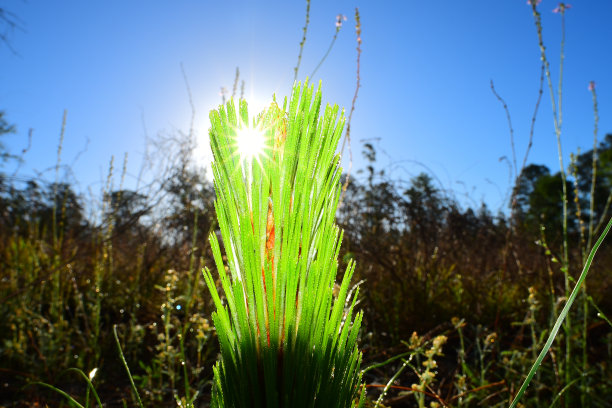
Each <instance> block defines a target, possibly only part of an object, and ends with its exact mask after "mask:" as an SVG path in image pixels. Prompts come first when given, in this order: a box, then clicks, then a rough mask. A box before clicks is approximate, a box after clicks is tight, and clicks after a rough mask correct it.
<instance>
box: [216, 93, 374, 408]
mask: <svg viewBox="0 0 612 408" xmlns="http://www.w3.org/2000/svg"><path fill="white" fill-rule="evenodd" d="M321 98H322V96H321V91H320V87H319V89H318V90H317V91H316V92H315V90H314V87H313V86H312V85H308V84H307V83H305V84H304V85H303V86H302V85H301V84H300V83H298V84H296V85H295V87H294V89H293V93H292V95H291V98H290V100H289V102H288V103H287V101H286V100H285V102H284V104H283V108H282V109H281V108H279V106H278V105H277V104H276V102H273V103H272V104H271V105H270V107H269V108H268V109H267V110H265V111H264V112H263V113H261V114H260V115H258V116H257V118H255V119H253V121H252V123H250V122H249V115H248V109H247V104H246V102H244V101H240V102H239V106H238V110H237V109H236V108H235V105H234V101H233V100H230V101H229V102H228V103H227V104H226V105H225V106H221V107H220V108H219V109H218V110H215V111H212V112H211V114H210V119H211V129H210V143H211V149H212V152H213V156H214V162H213V165H212V168H213V175H214V184H215V190H216V195H217V200H216V202H215V209H216V212H217V218H218V220H219V228H220V232H221V238H222V242H223V247H224V251H225V255H226V257H227V266H226V265H225V259H223V257H222V255H221V249H220V245H219V242H218V238H217V235H216V234H211V235H210V242H211V248H212V250H213V255H214V258H215V264H216V267H217V271H218V273H219V280H220V284H221V288H222V290H223V292H224V297H222V296H220V295H219V292H218V291H217V282H215V280H214V279H213V277H212V274H211V272H210V271H209V270H208V269H205V270H204V278H205V281H206V284H207V286H208V289H209V290H210V292H211V294H212V298H213V301H214V303H215V307H216V311H215V312H214V313H213V321H214V324H215V327H216V329H217V337H218V339H219V344H220V348H221V359H220V360H219V361H218V362H217V364H216V366H215V368H214V382H213V384H214V385H213V391H212V395H213V397H212V406H213V407H228V408H229V407H232V408H234V407H266V408H268V407H270V408H272V407H282V406H291V407H294V408H301V407H304V408H310V407H313V408H318V407H321V408H323V407H324V408H328V407H332V408H333V407H338V408H348V407H351V406H354V404H355V399H356V398H357V397H359V385H360V383H361V373H360V364H361V353H360V352H359V350H358V348H357V339H358V332H359V328H360V326H361V319H362V314H361V313H360V312H359V313H355V314H354V313H353V309H354V306H355V299H356V296H357V295H355V296H353V297H352V302H351V301H350V300H351V296H350V294H349V292H348V287H349V284H350V280H351V277H352V275H353V271H354V263H353V262H351V263H350V264H349V265H348V267H347V269H346V271H345V273H344V275H343V278H342V281H341V285H340V291H339V293H338V294H337V295H334V291H333V289H334V284H335V282H336V275H337V272H338V254H339V250H340V243H341V241H342V233H341V231H340V230H339V228H338V227H337V226H336V224H335V214H336V208H337V205H338V199H339V197H340V175H341V169H340V167H339V161H340V158H339V155H337V154H336V153H335V152H336V149H337V147H338V141H339V139H340V136H341V134H342V128H343V126H344V116H343V114H340V117H338V113H339V109H338V107H337V106H333V107H331V106H326V107H325V109H324V111H323V112H322V114H321ZM287 108H288V110H286V109H287ZM247 129H249V130H250V131H251V133H252V131H253V130H255V131H256V133H257V132H258V133H259V136H260V137H261V138H262V142H263V145H264V147H263V152H262V153H261V154H259V155H255V156H249V155H248V152H246V153H245V152H244V151H243V150H242V149H241V146H238V145H237V140H239V137H238V136H240V132H241V131H243V130H247ZM250 137H257V136H254V135H252V134H251V136H250ZM345 305H350V307H349V308H346V307H345ZM363 395H364V392H363V390H362V392H361V398H360V403H363V401H364V397H363Z"/></svg>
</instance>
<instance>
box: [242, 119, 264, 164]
mask: <svg viewBox="0 0 612 408" xmlns="http://www.w3.org/2000/svg"><path fill="white" fill-rule="evenodd" d="M265 145H266V140H265V137H264V133H263V132H262V131H261V130H259V129H253V128H250V127H245V128H242V129H239V130H238V131H237V132H236V146H237V147H238V154H239V155H240V158H241V159H243V160H248V161H251V160H253V158H257V157H259V156H260V155H261V154H263V153H264V149H265Z"/></svg>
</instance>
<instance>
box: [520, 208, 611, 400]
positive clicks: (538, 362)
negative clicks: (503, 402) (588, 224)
mask: <svg viewBox="0 0 612 408" xmlns="http://www.w3.org/2000/svg"><path fill="white" fill-rule="evenodd" d="M610 228H612V218H610V220H609V221H608V225H606V228H605V229H604V230H603V232H602V233H601V235H600V236H599V238H598V239H597V242H595V245H594V246H593V248H592V249H591V252H590V253H589V256H588V257H587V259H586V262H585V264H584V268H583V269H582V273H581V274H580V277H579V278H578V282H576V286H574V289H573V290H572V293H571V294H570V296H569V298H568V299H567V303H565V306H564V307H563V310H561V313H560V314H559V317H558V318H557V321H556V322H555V324H554V326H553V328H552V330H551V332H550V335H549V336H548V340H546V344H544V348H543V349H542V351H541V352H540V354H539V355H538V358H537V359H536V361H535V363H534V364H533V366H532V367H531V370H529V374H527V378H525V381H524V382H523V385H521V388H520V389H519V391H518V393H517V394H516V397H514V400H513V401H512V403H511V404H510V408H514V407H516V406H517V404H518V403H519V401H520V399H521V397H522V396H523V394H524V393H525V391H526V390H527V387H528V386H529V383H530V382H531V379H532V378H533V376H534V375H535V373H536V371H537V370H538V368H539V367H540V365H541V364H542V360H544V357H546V353H548V350H549V349H550V347H551V346H552V343H553V341H554V340H555V337H556V336H557V333H558V332H559V328H560V327H561V324H562V323H563V320H564V319H565V316H567V313H568V312H569V309H570V308H571V307H572V304H573V303H574V300H576V296H578V292H579V291H580V287H581V286H582V283H583V282H584V280H585V279H586V276H587V274H588V272H589V268H590V267H591V263H593V258H594V257H595V253H596V252H597V250H598V249H599V247H600V246H601V243H602V242H603V240H604V239H605V237H606V235H607V234H608V232H609V231H610Z"/></svg>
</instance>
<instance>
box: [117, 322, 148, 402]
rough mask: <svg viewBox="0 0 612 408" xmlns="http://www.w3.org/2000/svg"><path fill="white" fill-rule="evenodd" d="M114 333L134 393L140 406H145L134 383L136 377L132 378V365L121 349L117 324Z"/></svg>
mask: <svg viewBox="0 0 612 408" xmlns="http://www.w3.org/2000/svg"><path fill="white" fill-rule="evenodd" d="M113 335H114V336H115V343H117V349H118V350H119V357H120V358H121V361H122V362H123V366H124V367H125V371H127V375H128V377H129V379H130V384H131V385H132V390H133V391H134V394H136V399H137V400H138V406H139V407H140V408H144V405H142V401H141V400H140V395H139V394H138V389H137V388H136V384H134V379H133V378H132V373H131V372H130V367H129V366H128V363H127V361H125V356H124V355H123V350H122V349H121V343H119V336H118V335H117V325H116V324H115V325H113Z"/></svg>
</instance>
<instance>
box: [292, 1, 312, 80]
mask: <svg viewBox="0 0 612 408" xmlns="http://www.w3.org/2000/svg"><path fill="white" fill-rule="evenodd" d="M309 23H310V0H306V24H304V28H303V31H304V35H303V36H302V41H301V42H300V53H299V54H298V60H297V65H296V66H295V68H294V75H293V82H295V81H297V76H298V71H299V70H300V63H301V62H302V52H303V51H304V44H305V43H306V33H307V32H308V24H309Z"/></svg>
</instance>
